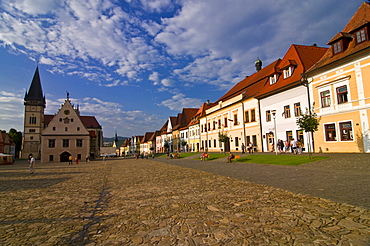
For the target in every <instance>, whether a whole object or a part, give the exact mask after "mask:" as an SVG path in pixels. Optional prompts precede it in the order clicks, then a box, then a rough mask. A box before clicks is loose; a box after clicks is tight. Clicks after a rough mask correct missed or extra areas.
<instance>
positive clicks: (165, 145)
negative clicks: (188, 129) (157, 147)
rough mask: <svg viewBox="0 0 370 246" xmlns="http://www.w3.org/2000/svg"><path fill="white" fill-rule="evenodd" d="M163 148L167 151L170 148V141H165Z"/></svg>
mask: <svg viewBox="0 0 370 246" xmlns="http://www.w3.org/2000/svg"><path fill="white" fill-rule="evenodd" d="M163 147H165V148H166V151H167V150H168V149H169V148H170V144H169V143H168V141H167V140H166V141H164V144H163Z"/></svg>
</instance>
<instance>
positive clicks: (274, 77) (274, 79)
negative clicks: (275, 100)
mask: <svg viewBox="0 0 370 246" xmlns="http://www.w3.org/2000/svg"><path fill="white" fill-rule="evenodd" d="M277 80H278V76H277V74H274V75H272V76H270V85H273V84H275V83H276V82H277Z"/></svg>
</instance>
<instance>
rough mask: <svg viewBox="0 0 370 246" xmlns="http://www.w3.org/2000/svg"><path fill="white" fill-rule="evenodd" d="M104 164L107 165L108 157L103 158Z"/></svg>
mask: <svg viewBox="0 0 370 246" xmlns="http://www.w3.org/2000/svg"><path fill="white" fill-rule="evenodd" d="M103 164H107V157H105V156H103Z"/></svg>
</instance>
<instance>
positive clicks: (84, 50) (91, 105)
mask: <svg viewBox="0 0 370 246" xmlns="http://www.w3.org/2000/svg"><path fill="white" fill-rule="evenodd" d="M363 2H364V1H361V0H351V1H348V0H325V1H323V0H305V1H303V0H259V1H255V0H84V1H80V0H1V1H0V64H1V66H0V105H1V107H0V130H6V131H9V129H11V128H15V129H16V130H18V131H23V116H24V105H23V103H24V100H23V99H24V95H25V92H26V91H27V90H28V89H29V86H30V83H31V81H32V78H33V75H34V72H35V69H36V67H37V66H38V67H39V72H40V78H41V83H42V88H43V92H44V94H45V97H46V109H45V114H55V113H57V111H58V109H59V108H60V107H61V104H62V103H64V101H65V99H66V95H67V91H68V92H69V98H70V100H71V102H72V104H74V105H76V106H77V105H79V108H80V111H81V115H88V116H95V117H96V118H97V120H98V121H99V123H100V124H101V125H102V127H103V133H104V137H113V136H114V134H115V133H117V135H118V136H125V137H131V136H134V135H144V133H145V132H153V131H155V130H159V129H160V128H161V127H162V125H163V124H164V123H165V122H166V120H167V119H168V118H169V116H177V114H178V113H181V111H182V109H183V108H199V107H200V106H201V104H202V103H203V102H206V101H207V100H210V101H211V102H214V101H216V100H217V99H219V98H220V97H221V96H223V95H224V94H225V93H226V92H227V91H228V90H229V89H231V88H232V87H233V85H235V84H236V83H238V82H239V81H241V80H242V79H243V78H245V76H248V75H251V74H253V73H254V72H255V67H254V62H255V60H256V59H257V58H259V59H261V60H262V61H263V66H265V65H268V64H269V63H271V62H273V61H275V60H276V59H278V58H282V57H283V56H284V54H285V53H286V51H287V50H288V48H289V47H290V46H291V45H292V44H301V45H312V44H314V43H316V44H317V45H318V46H320V47H328V46H327V45H326V43H327V42H328V41H329V40H330V39H331V38H332V37H333V36H334V35H335V34H336V33H338V32H340V31H341V30H342V29H343V28H344V26H345V25H346V24H347V23H348V21H349V20H350V18H351V17H352V16H353V14H354V13H355V12H356V10H357V9H358V8H359V7H360V5H361V4H362V3H363Z"/></svg>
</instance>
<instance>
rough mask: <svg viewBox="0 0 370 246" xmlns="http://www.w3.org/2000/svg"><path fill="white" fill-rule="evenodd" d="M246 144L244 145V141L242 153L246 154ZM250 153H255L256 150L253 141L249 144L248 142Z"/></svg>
mask: <svg viewBox="0 0 370 246" xmlns="http://www.w3.org/2000/svg"><path fill="white" fill-rule="evenodd" d="M245 149H246V148H245V145H244V143H242V154H245ZM247 149H248V153H249V154H253V152H254V145H253V143H252V142H249V144H248V148H247Z"/></svg>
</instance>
